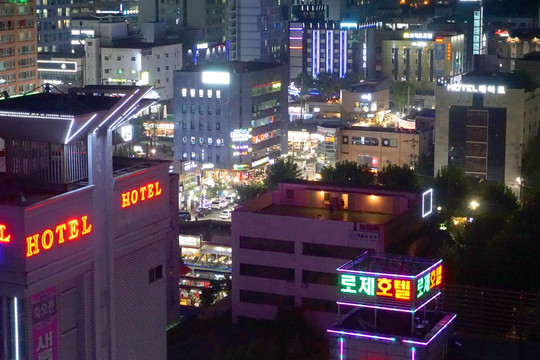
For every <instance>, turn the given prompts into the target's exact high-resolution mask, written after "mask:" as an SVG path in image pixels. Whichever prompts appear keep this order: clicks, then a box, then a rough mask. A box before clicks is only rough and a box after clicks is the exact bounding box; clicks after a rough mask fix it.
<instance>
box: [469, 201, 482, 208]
mask: <svg viewBox="0 0 540 360" xmlns="http://www.w3.org/2000/svg"><path fill="white" fill-rule="evenodd" d="M479 206H480V203H479V202H478V201H476V200H472V201H471V202H470V203H469V207H470V208H471V209H472V210H476V209H478V207H479Z"/></svg>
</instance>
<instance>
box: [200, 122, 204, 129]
mask: <svg viewBox="0 0 540 360" xmlns="http://www.w3.org/2000/svg"><path fill="white" fill-rule="evenodd" d="M199 130H204V123H203V122H202V121H199Z"/></svg>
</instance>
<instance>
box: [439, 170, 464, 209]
mask: <svg viewBox="0 0 540 360" xmlns="http://www.w3.org/2000/svg"><path fill="white" fill-rule="evenodd" d="M469 182H470V181H469V178H468V177H467V176H466V175H465V172H464V171H463V169H461V168H460V167H457V166H455V165H447V166H443V167H442V168H441V170H440V171H438V172H437V176H435V181H434V190H435V192H434V194H435V200H436V203H437V204H440V205H441V206H442V207H443V208H444V210H445V212H446V213H447V214H448V215H449V216H450V215H458V214H462V213H463V210H464V209H465V208H466V204H467V203H466V201H467V195H468V194H469V190H470V184H469Z"/></svg>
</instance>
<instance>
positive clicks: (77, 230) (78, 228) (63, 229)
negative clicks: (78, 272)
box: [26, 216, 92, 258]
mask: <svg viewBox="0 0 540 360" xmlns="http://www.w3.org/2000/svg"><path fill="white" fill-rule="evenodd" d="M90 232H92V224H89V223H88V216H82V217H81V220H80V221H79V219H72V220H68V221H67V222H65V223H62V224H58V225H56V227H55V228H54V232H53V231H52V230H51V229H45V230H44V231H43V232H42V233H41V234H39V233H38V234H34V235H32V236H28V237H27V238H26V257H27V258H29V257H30V256H34V255H36V254H38V253H39V252H40V246H41V249H43V250H50V249H51V248H52V247H53V245H54V244H55V242H56V243H57V244H63V243H64V242H65V241H66V240H68V241H74V240H77V239H78V238H79V237H81V236H83V235H86V234H89V233H90Z"/></svg>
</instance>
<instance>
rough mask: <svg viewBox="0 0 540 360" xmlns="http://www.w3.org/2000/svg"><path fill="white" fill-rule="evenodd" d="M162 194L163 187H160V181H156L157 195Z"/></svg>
mask: <svg viewBox="0 0 540 360" xmlns="http://www.w3.org/2000/svg"><path fill="white" fill-rule="evenodd" d="M158 195H161V189H160V188H159V181H156V196H158Z"/></svg>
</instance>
